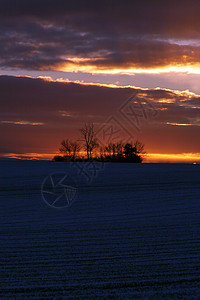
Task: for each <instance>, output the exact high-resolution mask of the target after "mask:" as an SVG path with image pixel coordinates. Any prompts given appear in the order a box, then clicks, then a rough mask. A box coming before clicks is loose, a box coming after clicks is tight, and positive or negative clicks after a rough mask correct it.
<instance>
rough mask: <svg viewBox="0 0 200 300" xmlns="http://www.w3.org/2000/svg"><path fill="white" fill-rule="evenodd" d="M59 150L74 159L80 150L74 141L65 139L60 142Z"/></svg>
mask: <svg viewBox="0 0 200 300" xmlns="http://www.w3.org/2000/svg"><path fill="white" fill-rule="evenodd" d="M59 150H60V152H61V153H63V154H65V156H67V157H68V158H69V159H71V158H72V159H75V158H76V156H77V155H78V153H79V151H80V145H79V144H78V143H77V142H76V141H72V140H69V139H66V140H63V141H62V142H61V147H60V149H59Z"/></svg>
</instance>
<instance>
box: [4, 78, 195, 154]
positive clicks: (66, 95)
mask: <svg viewBox="0 0 200 300" xmlns="http://www.w3.org/2000/svg"><path fill="white" fill-rule="evenodd" d="M133 93H134V94H135V96H134V98H133V99H132V98H131V99H132V100H131V101H132V102H131V104H132V105H133V106H132V112H131V111H130V109H129V104H130V103H129V100H128V99H129V98H130V97H131V96H132V95H133ZM0 105H1V112H0V119H1V122H0V127H1V131H0V139H1V145H3V146H2V147H1V148H0V152H1V153H33V152H34V153H53V152H55V151H57V149H58V148H59V144H60V141H61V140H62V139H63V138H80V134H79V133H80V130H79V129H80V128H81V126H82V125H83V124H84V122H87V121H91V122H94V124H95V128H96V129H97V130H98V129H99V128H101V127H102V125H103V124H105V123H109V122H111V119H110V117H114V118H115V119H112V121H113V120H115V122H118V124H121V125H120V126H122V127H121V128H122V129H123V132H122V133H123V134H126V133H127V132H129V133H130V135H131V136H132V138H133V139H134V138H139V139H141V140H142V141H143V142H144V143H145V145H146V150H147V152H155V153H157V152H158V151H160V153H166V152H167V151H168V153H175V152H176V151H179V153H180V152H194V153H195V152H198V149H199V147H200V141H199V139H198V138H197V137H198V136H199V134H200V118H199V109H200V96H199V95H196V94H194V93H190V92H188V91H185V92H179V91H171V90H166V89H142V88H134V87H116V86H106V85H100V84H97V85H95V84H83V83H75V82H70V81H67V82H64V81H53V80H50V79H49V78H48V79H42V78H31V77H12V76H0ZM122 105H123V107H124V106H125V108H126V110H128V114H126V113H125V110H123V113H124V114H122ZM155 112H156V114H154V113H155ZM170 124H171V125H170ZM175 124H176V125H180V126H174V125H175ZM182 124H187V125H188V126H182ZM189 124H190V125H189ZM136 125H137V126H136ZM122 137H123V135H121V138H122ZM5 145H6V146H5ZM163 151H164V152H163Z"/></svg>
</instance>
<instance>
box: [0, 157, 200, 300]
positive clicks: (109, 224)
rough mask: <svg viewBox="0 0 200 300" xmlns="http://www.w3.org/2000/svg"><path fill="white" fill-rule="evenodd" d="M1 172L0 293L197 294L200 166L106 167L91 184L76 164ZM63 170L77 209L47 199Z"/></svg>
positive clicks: (10, 167) (8, 165)
mask: <svg viewBox="0 0 200 300" xmlns="http://www.w3.org/2000/svg"><path fill="white" fill-rule="evenodd" d="M101 167H102V166H101ZM0 170H1V173H0V203H1V206H0V232H1V238H0V243H1V244H0V268H1V280H0V285H1V287H0V298H1V299H6V298H9V299H15V298H16V299H29V298H30V299H38V298H41V299H45V298H47V299H63V298H64V299H66V298H72V299H137V298H138V299H197V298H198V297H199V295H200V165H187V164H185V165H184V164H117V163H116V164H115V163H113V164H106V165H105V166H103V168H102V170H101V171H96V176H95V174H93V175H94V176H93V178H90V179H91V180H90V181H89V177H87V175H85V173H86V171H85V173H84V170H82V173H81V174H79V175H78V173H77V170H78V168H76V166H70V164H69V163H55V162H31V161H21V162H18V161H16V162H15V161H13V162H6V161H2V162H1V163H0ZM55 172H59V173H63V174H65V173H66V174H69V173H70V174H71V177H70V178H73V179H74V182H75V184H76V195H75V198H73V199H74V202H73V203H72V205H71V206H70V207H65V208H64V207H63V208H60V209H58V208H54V207H52V206H56V205H57V204H59V205H60V206H64V205H65V204H66V203H65V202H64V200H62V199H60V200H58V201H57V202H55V203H54V204H52V203H53V201H54V200H53V199H51V197H53V195H52V194H50V193H49V194H48V193H46V194H44V193H43V197H42V195H41V185H42V183H44V182H43V181H44V179H45V178H46V176H47V175H49V174H51V173H55ZM91 172H93V171H91ZM79 173H80V171H79ZM93 173H94V172H93ZM47 180H48V179H47ZM69 185H70V187H71V186H72V185H73V184H72V182H70V183H69ZM61 188H62V187H61ZM44 190H45V187H44V184H43V185H42V191H44ZM56 193H60V191H56ZM72 194H73V191H72ZM44 200H46V201H47V202H48V203H50V204H52V205H48V204H47V203H45V201H44ZM62 201H63V202H62Z"/></svg>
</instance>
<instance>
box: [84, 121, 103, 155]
mask: <svg viewBox="0 0 200 300" xmlns="http://www.w3.org/2000/svg"><path fill="white" fill-rule="evenodd" d="M80 131H81V135H82V138H83V139H82V141H83V142H84V146H85V150H86V152H87V158H88V159H91V158H92V152H93V150H95V149H96V148H97V147H98V146H99V144H98V143H97V139H96V137H95V132H94V124H93V123H87V124H86V123H85V125H84V127H82V128H81V129H80Z"/></svg>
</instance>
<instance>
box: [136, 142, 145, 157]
mask: <svg viewBox="0 0 200 300" xmlns="http://www.w3.org/2000/svg"><path fill="white" fill-rule="evenodd" d="M134 147H135V153H137V154H145V153H146V152H145V151H144V144H142V143H141V142H140V141H138V140H136V141H135V143H134Z"/></svg>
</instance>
